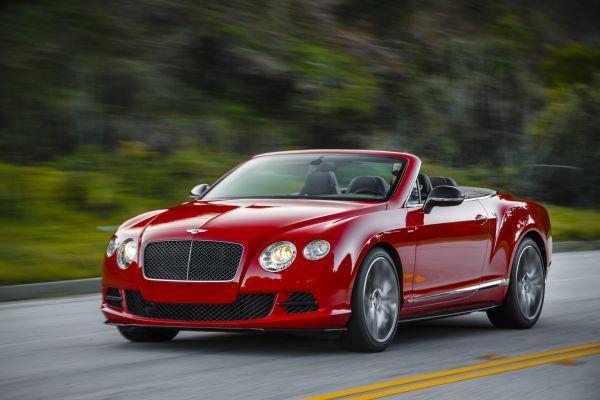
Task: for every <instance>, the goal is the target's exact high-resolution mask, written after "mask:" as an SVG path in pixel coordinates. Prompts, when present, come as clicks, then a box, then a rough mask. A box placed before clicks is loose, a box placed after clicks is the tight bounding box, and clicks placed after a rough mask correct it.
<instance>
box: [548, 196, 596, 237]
mask: <svg viewBox="0 0 600 400" xmlns="http://www.w3.org/2000/svg"><path fill="white" fill-rule="evenodd" d="M546 208H547V209H548V213H549V214H550V223H551V224H552V238H553V240H554V241H555V242H562V241H567V240H594V239H600V210H583V209H574V208H568V207H558V206H552V205H546Z"/></svg>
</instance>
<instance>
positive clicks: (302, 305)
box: [284, 292, 319, 314]
mask: <svg viewBox="0 0 600 400" xmlns="http://www.w3.org/2000/svg"><path fill="white" fill-rule="evenodd" d="M284 305H285V307H286V308H287V312H288V314H300V313H305V312H311V311H317V310H318V309H319V305H318V304H317V300H316V299H315V298H314V296H313V295H312V294H310V293H304V292H295V293H292V294H290V300H289V301H287V302H286V303H284Z"/></svg>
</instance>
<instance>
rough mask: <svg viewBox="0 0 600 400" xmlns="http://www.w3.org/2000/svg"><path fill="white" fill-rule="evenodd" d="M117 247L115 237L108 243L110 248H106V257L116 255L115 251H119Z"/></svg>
mask: <svg viewBox="0 0 600 400" xmlns="http://www.w3.org/2000/svg"><path fill="white" fill-rule="evenodd" d="M117 247H118V243H117V237H116V236H113V237H112V239H110V242H108V246H107V247H106V255H107V256H108V257H112V255H113V254H115V251H117Z"/></svg>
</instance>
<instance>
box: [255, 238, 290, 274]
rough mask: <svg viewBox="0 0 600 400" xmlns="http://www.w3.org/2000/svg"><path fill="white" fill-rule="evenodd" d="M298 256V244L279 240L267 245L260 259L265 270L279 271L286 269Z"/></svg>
mask: <svg viewBox="0 0 600 400" xmlns="http://www.w3.org/2000/svg"><path fill="white" fill-rule="evenodd" d="M295 258H296V246H294V244H293V243H290V242H277V243H273V244H271V245H269V246H267V248H266V249H264V250H263V252H262V253H261V254H260V257H259V259H258V261H259V262H260V266H261V267H263V269H264V270H265V271H269V272H277V271H281V270H284V269H286V268H287V267H289V266H290V265H292V263H293V262H294V259H295Z"/></svg>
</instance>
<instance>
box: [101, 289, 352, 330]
mask: <svg viewBox="0 0 600 400" xmlns="http://www.w3.org/2000/svg"><path fill="white" fill-rule="evenodd" d="M121 292H123V291H121ZM105 299H106V296H105ZM287 301H289V295H288V294H287V293H277V294H276V295H275V302H274V304H273V307H272V310H271V311H270V312H269V313H268V315H267V316H266V317H261V318H255V319H247V320H227V321H215V320H207V321H202V320H193V321H190V320H177V319H162V318H147V317H142V316H139V315H134V314H133V313H132V312H130V310H128V307H127V302H126V301H123V303H122V307H121V309H118V308H117V307H114V304H113V306H111V305H108V304H107V303H106V300H105V301H104V302H103V304H102V307H101V310H102V312H103V313H104V316H105V317H106V322H107V323H108V324H111V325H130V326H152V327H164V328H167V327H169V328H176V329H180V330H339V329H344V328H345V326H346V324H347V322H348V319H349V317H350V310H349V309H345V308H342V309H327V308H322V307H320V308H319V309H317V310H316V311H308V312H302V313H294V314H290V313H289V312H288V309H287V307H286V306H285V303H286V302H287Z"/></svg>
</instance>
